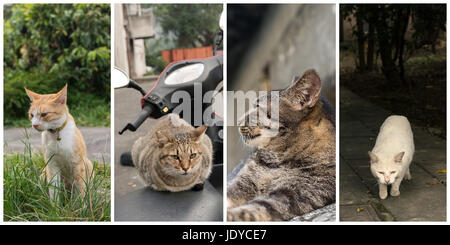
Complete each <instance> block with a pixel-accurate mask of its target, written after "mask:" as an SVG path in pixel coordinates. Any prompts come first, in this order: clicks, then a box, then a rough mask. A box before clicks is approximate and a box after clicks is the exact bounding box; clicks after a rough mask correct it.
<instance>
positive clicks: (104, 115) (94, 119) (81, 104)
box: [5, 94, 111, 128]
mask: <svg viewBox="0 0 450 245" xmlns="http://www.w3.org/2000/svg"><path fill="white" fill-rule="evenodd" d="M69 96H70V95H69ZM70 99H72V100H73V101H72V103H71V105H69V112H70V114H72V116H73V118H74V119H75V122H76V124H77V126H86V127H109V126H110V125H111V114H110V110H111V103H110V102H105V100H104V99H102V98H98V97H96V96H94V95H91V94H84V95H74V96H73V98H70V97H69V100H70ZM75 101H76V102H75ZM5 126H12V127H18V128H24V127H25V128H28V127H31V123H30V120H28V118H27V115H24V116H23V118H8V117H5Z"/></svg>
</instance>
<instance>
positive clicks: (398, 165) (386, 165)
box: [369, 152, 404, 185]
mask: <svg viewBox="0 0 450 245" xmlns="http://www.w3.org/2000/svg"><path fill="white" fill-rule="evenodd" d="M403 155H404V152H401V153H399V154H397V155H396V156H395V157H388V158H384V157H382V156H377V155H375V154H374V153H372V152H369V156H370V170H371V171H372V174H373V176H374V177H375V178H376V179H377V181H378V182H379V183H381V184H385V185H390V184H392V183H394V181H395V180H396V179H397V178H398V177H400V173H401V172H402V169H403V165H402V158H403Z"/></svg>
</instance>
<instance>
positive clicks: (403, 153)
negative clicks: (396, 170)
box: [394, 151, 405, 163]
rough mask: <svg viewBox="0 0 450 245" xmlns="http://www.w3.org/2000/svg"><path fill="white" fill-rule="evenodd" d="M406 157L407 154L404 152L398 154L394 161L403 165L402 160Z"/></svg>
mask: <svg viewBox="0 0 450 245" xmlns="http://www.w3.org/2000/svg"><path fill="white" fill-rule="evenodd" d="M404 155H405V152H404V151H402V152H400V153H398V154H397V155H396V156H395V157H394V161H395V162H396V163H402V159H403V156H404Z"/></svg>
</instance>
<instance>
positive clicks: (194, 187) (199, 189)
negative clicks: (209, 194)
mask: <svg viewBox="0 0 450 245" xmlns="http://www.w3.org/2000/svg"><path fill="white" fill-rule="evenodd" d="M204 186H205V184H204V183H198V184H196V185H194V186H193V187H192V188H191V190H193V191H201V190H203V187H204Z"/></svg>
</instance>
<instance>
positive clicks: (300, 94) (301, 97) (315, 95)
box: [283, 70, 322, 111]
mask: <svg viewBox="0 0 450 245" xmlns="http://www.w3.org/2000/svg"><path fill="white" fill-rule="evenodd" d="M321 88H322V82H321V81H320V78H319V75H317V73H316V71H315V70H307V71H306V72H305V73H303V75H302V76H301V77H300V78H298V77H295V78H294V79H293V80H292V84H291V86H289V87H288V88H287V89H286V90H284V96H283V97H284V99H285V100H284V101H285V102H286V103H287V104H289V105H290V106H291V107H292V108H293V109H294V110H297V111H299V110H302V109H303V108H305V107H313V106H314V105H315V104H316V103H317V101H318V100H319V97H320V89H321Z"/></svg>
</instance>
